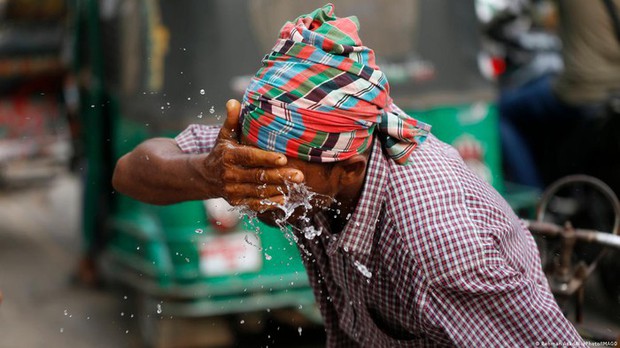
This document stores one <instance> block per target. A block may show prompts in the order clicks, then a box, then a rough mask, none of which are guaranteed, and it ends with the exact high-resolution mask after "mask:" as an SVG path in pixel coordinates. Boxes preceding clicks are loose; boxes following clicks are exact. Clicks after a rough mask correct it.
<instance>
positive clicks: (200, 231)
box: [196, 228, 204, 234]
mask: <svg viewBox="0 0 620 348" xmlns="http://www.w3.org/2000/svg"><path fill="white" fill-rule="evenodd" d="M202 232H204V231H203V230H202V228H197V229H196V233H198V234H202Z"/></svg>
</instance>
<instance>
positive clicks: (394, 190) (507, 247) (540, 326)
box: [176, 125, 585, 347]
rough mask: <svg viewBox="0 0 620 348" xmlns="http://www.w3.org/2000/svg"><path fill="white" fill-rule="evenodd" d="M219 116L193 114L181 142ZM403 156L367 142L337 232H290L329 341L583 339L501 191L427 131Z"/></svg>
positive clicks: (197, 145)
mask: <svg viewBox="0 0 620 348" xmlns="http://www.w3.org/2000/svg"><path fill="white" fill-rule="evenodd" d="M217 130H218V129H217V128H215V127H207V126H199V125H192V126H190V127H188V128H187V129H186V130H185V131H184V132H183V133H181V134H180V135H179V136H177V138H176V141H177V143H178V144H179V147H180V148H181V149H182V150H183V151H184V152H191V153H197V152H208V151H210V149H211V148H212V147H213V143H214V140H215V138H216V136H217ZM412 156H414V157H413V164H412V165H409V166H401V165H397V164H395V163H394V162H393V161H390V160H388V159H386V157H385V156H384V155H383V153H382V151H381V149H380V147H379V146H374V148H373V152H372V155H371V158H370V161H369V164H368V169H367V173H366V181H365V184H364V188H363V191H362V193H361V197H360V200H359V202H358V205H357V207H356V209H355V212H354V213H353V214H352V215H351V216H350V219H349V221H348V222H347V225H346V226H345V228H344V229H343V231H342V232H340V233H338V234H334V233H331V232H330V224H329V223H328V219H327V218H326V216H324V215H323V214H319V215H317V216H315V218H314V225H315V227H317V228H320V229H322V233H321V234H320V235H319V236H317V237H315V238H313V239H311V240H309V239H306V238H304V237H300V238H299V240H300V243H302V244H303V248H304V249H306V250H308V251H309V254H310V256H308V255H306V253H304V252H302V256H304V257H303V259H304V263H305V266H306V269H307V272H308V276H309V279H310V283H311V284H312V287H313V289H314V294H315V296H316V300H317V303H318V305H319V306H320V309H321V313H322V315H323V319H324V323H325V329H326V332H327V346H328V347H358V346H363V347H436V346H458V347H530V346H531V347H534V346H545V345H546V346H556V345H557V346H562V345H563V346H568V345H570V346H580V347H581V346H585V344H584V342H583V341H582V339H581V337H580V336H579V334H578V333H577V332H576V330H575V329H574V327H573V326H572V325H571V323H570V322H569V321H568V320H567V319H566V318H565V317H564V315H563V314H562V312H561V311H560V309H559V307H558V305H557V303H556V302H555V300H554V297H553V295H552V294H551V292H550V290H549V286H548V283H547V280H546V278H545V276H544V274H543V272H542V269H541V265H540V257H539V255H538V249H537V247H536V244H535V242H534V240H533V238H532V236H531V234H530V233H529V231H528V230H527V229H526V227H525V226H524V224H523V223H522V221H521V220H520V219H519V218H518V217H517V216H516V215H515V214H514V213H513V211H512V209H511V208H510V206H509V205H508V204H507V203H506V202H505V200H504V199H503V198H502V197H501V196H500V195H499V194H498V193H497V192H496V191H495V190H494V189H493V188H492V187H490V186H489V185H488V184H486V183H485V182H484V181H483V180H481V179H479V178H478V177H477V176H476V175H475V174H473V173H472V172H471V171H470V170H469V169H468V168H467V167H466V166H465V164H464V163H463V161H462V159H461V157H460V156H459V155H458V153H457V152H456V150H454V149H453V148H452V147H450V146H449V145H447V144H445V143H443V142H441V141H439V140H438V139H437V138H435V137H434V136H432V135H431V136H429V138H428V139H427V140H426V142H425V143H424V144H423V145H421V146H420V147H419V148H418V149H417V150H416V151H414V154H413V155H412Z"/></svg>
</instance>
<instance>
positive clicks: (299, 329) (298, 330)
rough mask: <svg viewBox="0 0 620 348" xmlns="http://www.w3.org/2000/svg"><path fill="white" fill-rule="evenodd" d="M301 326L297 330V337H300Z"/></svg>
mask: <svg viewBox="0 0 620 348" xmlns="http://www.w3.org/2000/svg"><path fill="white" fill-rule="evenodd" d="M301 330H302V329H301V326H300V327H298V328H297V332H299V336H301Z"/></svg>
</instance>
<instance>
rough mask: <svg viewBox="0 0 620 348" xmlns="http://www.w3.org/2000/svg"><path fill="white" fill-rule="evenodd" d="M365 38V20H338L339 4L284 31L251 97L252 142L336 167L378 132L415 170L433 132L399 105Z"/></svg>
mask: <svg viewBox="0 0 620 348" xmlns="http://www.w3.org/2000/svg"><path fill="white" fill-rule="evenodd" d="M358 31H359V23H358V20H357V18H356V17H347V18H338V17H336V16H335V15H334V6H333V5H332V4H328V5H325V6H324V7H322V8H319V9H317V10H315V11H313V12H312V13H310V14H307V15H302V16H300V17H298V18H297V19H296V20H295V21H294V22H287V23H286V24H284V26H283V27H282V29H281V30H280V35H279V39H278V40H277V41H276V44H275V46H274V47H273V49H272V51H271V53H269V54H267V55H266V56H265V57H264V58H263V60H262V67H261V68H260V69H259V70H258V72H257V73H256V74H255V75H254V77H253V78H252V80H251V82H250V85H249V86H248V88H247V89H246V92H245V95H244V97H243V103H242V111H241V116H240V123H241V129H242V133H243V135H244V136H245V138H246V139H247V140H248V141H249V142H250V143H252V144H253V145H256V146H257V147H259V148H261V149H264V150H269V151H276V152H280V153H284V154H286V155H287V156H291V157H296V158H300V159H302V160H306V161H309V162H335V161H342V160H345V159H347V158H349V157H351V156H353V155H355V154H356V153H363V152H364V151H365V150H366V149H367V148H368V147H369V146H370V144H371V139H372V135H373V134H374V132H377V133H378V134H377V135H378V138H379V139H380V141H381V144H382V146H383V148H384V149H385V152H386V154H387V155H388V156H389V157H390V158H392V159H393V160H394V161H396V163H399V164H408V163H410V155H411V153H412V151H413V150H414V149H415V148H416V146H417V145H418V144H420V143H421V142H423V141H424V140H425V139H426V137H427V135H428V133H429V131H430V126H429V125H427V124H424V123H422V122H419V121H417V120H416V119H414V118H412V117H410V116H409V115H407V114H406V113H405V112H403V111H402V110H401V109H400V108H398V107H397V106H396V105H395V104H394V103H393V101H392V99H391V98H390V93H389V92H390V87H389V84H388V81H387V79H386V77H385V75H384V74H383V72H382V71H381V70H380V69H379V67H378V66H377V65H376V63H375V55H374V52H373V50H371V49H370V48H368V47H366V46H363V45H362V42H361V40H360V38H359V35H358Z"/></svg>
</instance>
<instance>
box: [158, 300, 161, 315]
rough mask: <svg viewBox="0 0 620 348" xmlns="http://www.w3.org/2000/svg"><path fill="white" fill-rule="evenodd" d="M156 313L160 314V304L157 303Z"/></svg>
mask: <svg viewBox="0 0 620 348" xmlns="http://www.w3.org/2000/svg"><path fill="white" fill-rule="evenodd" d="M157 314H161V304H159V303H158V304H157Z"/></svg>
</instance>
